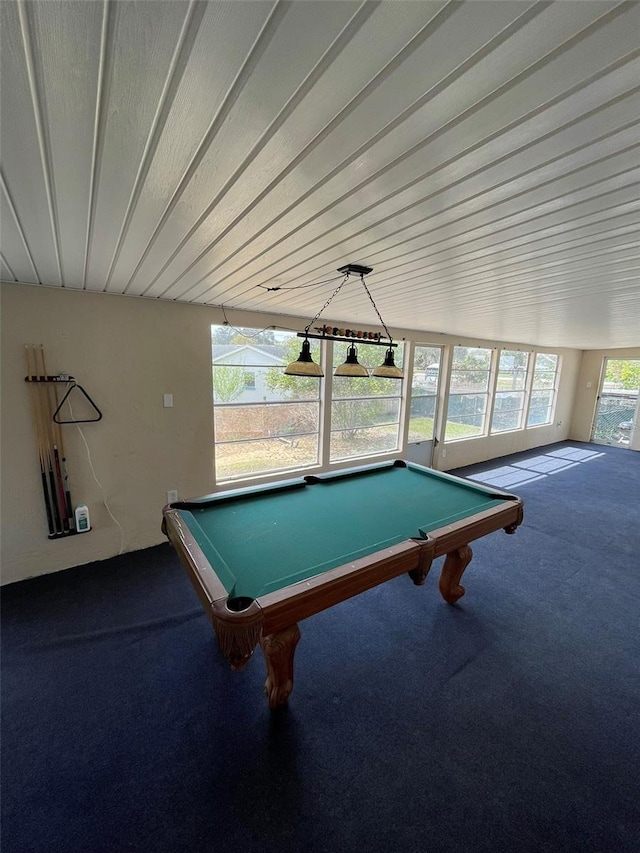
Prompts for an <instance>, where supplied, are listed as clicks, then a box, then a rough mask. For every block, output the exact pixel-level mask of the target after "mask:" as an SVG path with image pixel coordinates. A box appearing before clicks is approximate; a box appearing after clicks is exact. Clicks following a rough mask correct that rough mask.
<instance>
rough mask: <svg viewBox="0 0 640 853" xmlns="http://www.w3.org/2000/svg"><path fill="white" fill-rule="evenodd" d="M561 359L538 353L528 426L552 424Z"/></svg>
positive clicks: (550, 354)
mask: <svg viewBox="0 0 640 853" xmlns="http://www.w3.org/2000/svg"><path fill="white" fill-rule="evenodd" d="M558 365H559V358H558V356H557V355H554V354H552V353H544V352H539V353H536V360H535V366H534V368H533V381H532V383H531V396H530V398H529V412H528V414H527V426H528V427H530V426H539V425H540V424H549V423H551V418H552V416H553V405H554V402H555V398H556V391H557V380H558Z"/></svg>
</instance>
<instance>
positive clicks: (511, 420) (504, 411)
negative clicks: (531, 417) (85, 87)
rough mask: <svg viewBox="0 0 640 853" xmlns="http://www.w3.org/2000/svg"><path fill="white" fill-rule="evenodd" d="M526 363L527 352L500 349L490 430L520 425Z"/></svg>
mask: <svg viewBox="0 0 640 853" xmlns="http://www.w3.org/2000/svg"><path fill="white" fill-rule="evenodd" d="M528 363H529V353H527V352H520V351H518V350H506V349H503V350H501V352H500V360H499V362H498V377H497V383H496V392H495V399H494V402H493V417H492V419H491V432H505V431H506V430H510V429H520V428H521V427H522V414H523V412H524V401H525V388H526V384H527V365H528Z"/></svg>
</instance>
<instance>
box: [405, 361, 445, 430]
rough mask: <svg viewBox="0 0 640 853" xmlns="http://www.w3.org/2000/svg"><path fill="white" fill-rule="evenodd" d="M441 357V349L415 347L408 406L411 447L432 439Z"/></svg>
mask: <svg viewBox="0 0 640 853" xmlns="http://www.w3.org/2000/svg"><path fill="white" fill-rule="evenodd" d="M441 355H442V349H441V347H425V346H419V345H416V347H415V349H414V353H413V382H412V385H411V402H410V404H409V438H408V441H409V443H410V444H415V443H417V442H419V441H431V439H432V438H433V430H434V420H435V416H436V403H437V394H438V378H439V376H440V358H441Z"/></svg>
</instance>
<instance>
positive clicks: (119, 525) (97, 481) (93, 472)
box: [69, 403, 124, 556]
mask: <svg viewBox="0 0 640 853" xmlns="http://www.w3.org/2000/svg"><path fill="white" fill-rule="evenodd" d="M69 412H70V413H71V417H72V418H73V410H72V408H71V403H69ZM76 428H77V430H78V432H79V433H80V437H81V438H82V440H83V442H84V446H85V448H86V451H87V459H88V461H89V468H90V469H91V473H92V474H93V479H94V480H95V481H96V483H97V484H98V487H99V488H100V492H101V494H102V503H103V504H104V506H105V509H106V510H107V512H108V513H109V515H110V516H111V519H112V521H113V523H114V524H115V525H116V527H117V528H118V530H119V531H120V550H119V551H118V556H120V554H122V553H123V552H124V530H123V529H122V525H121V524H120V522H119V521H118V519H117V518H116V517H115V515H114V514H113V513H112V512H111V507H110V506H109V504H108V503H107V499H106V497H105V494H104V487H103V485H102V483H101V482H100V480H99V479H98V476H97V474H96V470H95V468H94V467H93V460H92V459H91V451H90V450H89V444H88V442H87V439H86V438H85V435H84V433H83V432H82V429H81V427H80V425H79V424H76Z"/></svg>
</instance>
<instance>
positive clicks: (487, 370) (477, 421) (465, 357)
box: [445, 347, 491, 441]
mask: <svg viewBox="0 0 640 853" xmlns="http://www.w3.org/2000/svg"><path fill="white" fill-rule="evenodd" d="M490 376H491V350H490V349H480V348H478V347H454V349H453V362H452V365H451V380H450V383H449V410H448V413H447V425H446V430H445V441H451V440H455V439H458V438H471V436H476V435H483V434H484V432H485V418H486V412H487V404H488V401H489V379H490Z"/></svg>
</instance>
